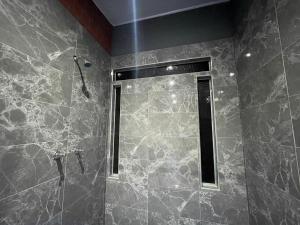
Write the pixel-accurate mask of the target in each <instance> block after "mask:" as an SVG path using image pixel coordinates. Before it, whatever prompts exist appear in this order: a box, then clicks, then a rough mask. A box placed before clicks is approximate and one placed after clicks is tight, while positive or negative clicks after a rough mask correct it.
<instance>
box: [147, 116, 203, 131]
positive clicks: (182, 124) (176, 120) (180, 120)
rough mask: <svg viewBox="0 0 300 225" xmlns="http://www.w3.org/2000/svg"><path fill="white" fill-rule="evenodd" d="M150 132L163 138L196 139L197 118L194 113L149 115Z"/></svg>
mask: <svg viewBox="0 0 300 225" xmlns="http://www.w3.org/2000/svg"><path fill="white" fill-rule="evenodd" d="M149 122H150V127H151V128H150V130H151V132H152V133H153V134H160V135H161V136H164V137H197V135H198V116H197V114H196V113H155V114H149Z"/></svg>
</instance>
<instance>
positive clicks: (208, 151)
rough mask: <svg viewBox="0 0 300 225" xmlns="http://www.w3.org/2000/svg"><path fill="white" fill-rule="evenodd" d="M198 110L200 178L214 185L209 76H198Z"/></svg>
mask: <svg viewBox="0 0 300 225" xmlns="http://www.w3.org/2000/svg"><path fill="white" fill-rule="evenodd" d="M197 88H198V110H199V130H200V148H201V176H202V177H201V178H202V183H203V184H205V183H206V184H213V185H216V184H217V182H216V167H215V153H214V126H213V119H212V118H213V116H212V113H213V110H212V96H211V80H210V78H198V81H197Z"/></svg>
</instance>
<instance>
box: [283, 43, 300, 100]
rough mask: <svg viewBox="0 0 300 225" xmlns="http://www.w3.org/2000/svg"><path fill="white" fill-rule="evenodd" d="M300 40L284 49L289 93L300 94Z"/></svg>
mask: <svg viewBox="0 0 300 225" xmlns="http://www.w3.org/2000/svg"><path fill="white" fill-rule="evenodd" d="M299 55H300V41H298V42H296V43H295V44H293V45H291V46H290V47H288V48H287V49H285V50H284V51H283V57H284V63H285V64H284V65H285V71H286V79H287V85H288V89H289V95H297V94H300V88H299V85H300V77H299V70H300V56H299Z"/></svg>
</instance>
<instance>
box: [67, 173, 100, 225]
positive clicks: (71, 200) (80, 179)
mask: <svg viewBox="0 0 300 225" xmlns="http://www.w3.org/2000/svg"><path fill="white" fill-rule="evenodd" d="M67 171H68V170H67ZM104 195H105V178H102V177H99V176H97V175H95V176H94V175H92V174H90V173H86V174H84V175H81V174H80V173H72V172H71V174H70V173H68V176H67V179H66V184H65V191H64V210H63V215H62V222H63V224H73V225H77V224H78V225H81V224H104V210H105V209H104V197H105V196H104Z"/></svg>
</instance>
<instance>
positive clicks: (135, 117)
mask: <svg viewBox="0 0 300 225" xmlns="http://www.w3.org/2000/svg"><path fill="white" fill-rule="evenodd" d="M149 124H150V121H149V118H148V114H139V113H138V114H128V115H124V114H123V115H121V117H120V135H121V136H131V137H145V136H148V135H150V134H151V132H152V130H150V129H149Z"/></svg>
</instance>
